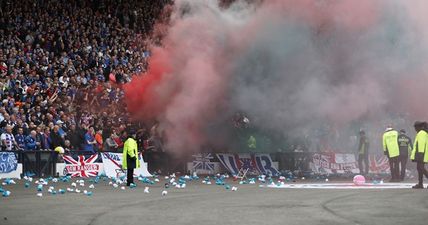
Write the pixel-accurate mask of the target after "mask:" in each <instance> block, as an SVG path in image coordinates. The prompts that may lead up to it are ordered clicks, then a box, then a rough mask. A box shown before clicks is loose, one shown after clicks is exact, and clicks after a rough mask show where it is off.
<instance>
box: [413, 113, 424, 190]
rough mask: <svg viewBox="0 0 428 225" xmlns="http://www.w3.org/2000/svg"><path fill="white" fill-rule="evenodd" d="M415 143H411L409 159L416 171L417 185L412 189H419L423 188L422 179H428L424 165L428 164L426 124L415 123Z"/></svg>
mask: <svg viewBox="0 0 428 225" xmlns="http://www.w3.org/2000/svg"><path fill="white" fill-rule="evenodd" d="M414 127H415V131H416V137H415V143H413V149H412V153H411V155H410V159H411V160H412V162H416V170H417V171H418V181H419V182H418V184H416V185H415V186H413V187H412V188H416V189H421V188H424V185H423V179H424V175H425V177H426V178H428V171H427V170H426V168H425V164H426V163H428V149H427V146H428V132H427V128H428V124H427V123H426V122H419V121H416V122H415V125H414Z"/></svg>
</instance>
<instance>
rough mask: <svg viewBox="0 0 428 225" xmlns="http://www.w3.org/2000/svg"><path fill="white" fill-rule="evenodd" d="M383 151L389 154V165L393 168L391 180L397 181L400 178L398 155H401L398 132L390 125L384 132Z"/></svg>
mask: <svg viewBox="0 0 428 225" xmlns="http://www.w3.org/2000/svg"><path fill="white" fill-rule="evenodd" d="M382 143H383V152H384V154H385V155H387V156H388V159H389V167H390V169H391V180H390V182H397V181H399V180H400V176H399V172H400V171H399V167H398V156H399V155H400V148H399V146H398V132H397V131H396V130H394V129H393V128H392V127H388V128H386V130H385V133H384V134H383V141H382Z"/></svg>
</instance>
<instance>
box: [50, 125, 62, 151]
mask: <svg viewBox="0 0 428 225" xmlns="http://www.w3.org/2000/svg"><path fill="white" fill-rule="evenodd" d="M50 138H51V143H52V149H55V148H56V147H60V146H61V147H64V139H62V137H61V135H59V126H58V125H55V126H54V128H53V130H52V131H51V134H50Z"/></svg>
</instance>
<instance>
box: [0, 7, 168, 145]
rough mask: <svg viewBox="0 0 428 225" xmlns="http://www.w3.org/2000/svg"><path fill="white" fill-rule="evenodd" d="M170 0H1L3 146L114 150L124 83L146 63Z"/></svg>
mask: <svg viewBox="0 0 428 225" xmlns="http://www.w3.org/2000/svg"><path fill="white" fill-rule="evenodd" d="M169 3H170V1H168V0H157V1H151V0H142V1H132V0H120V1H116V0H22V1H8V0H0V8H1V11H0V14H1V16H0V98H1V99H0V101H1V103H0V104H1V106H0V133H1V144H2V149H4V150H14V149H23V150H39V149H54V148H55V147H57V146H62V147H64V148H65V149H66V150H78V151H81V150H83V151H88V152H96V151H118V150H120V148H121V147H122V146H123V141H124V139H125V138H126V137H127V131H128V130H129V129H131V128H132V129H138V130H139V131H140V132H139V137H140V141H141V143H143V140H149V139H150V138H153V137H154V136H156V131H155V128H156V126H154V127H153V129H146V128H145V126H144V125H142V124H135V123H132V121H130V119H129V118H130V117H129V115H128V114H127V112H126V105H125V104H124V101H123V97H124V92H123V90H122V88H121V87H122V84H124V83H126V82H129V81H130V80H131V79H132V77H133V76H135V75H136V74H141V73H143V72H144V71H145V70H146V68H147V58H148V57H149V51H148V48H147V43H146V40H148V39H149V37H150V34H151V31H152V29H153V25H154V23H155V21H156V19H157V17H158V16H159V15H162V13H161V12H162V9H163V8H164V6H165V5H167V4H169Z"/></svg>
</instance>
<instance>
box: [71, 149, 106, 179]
mask: <svg viewBox="0 0 428 225" xmlns="http://www.w3.org/2000/svg"><path fill="white" fill-rule="evenodd" d="M63 159H64V162H65V168H64V174H70V175H71V176H72V177H94V176H97V175H98V171H99V170H100V167H99V165H98V164H95V162H96V161H97V159H98V154H94V155H88V156H85V155H78V156H75V157H72V156H70V155H64V156H63Z"/></svg>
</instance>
